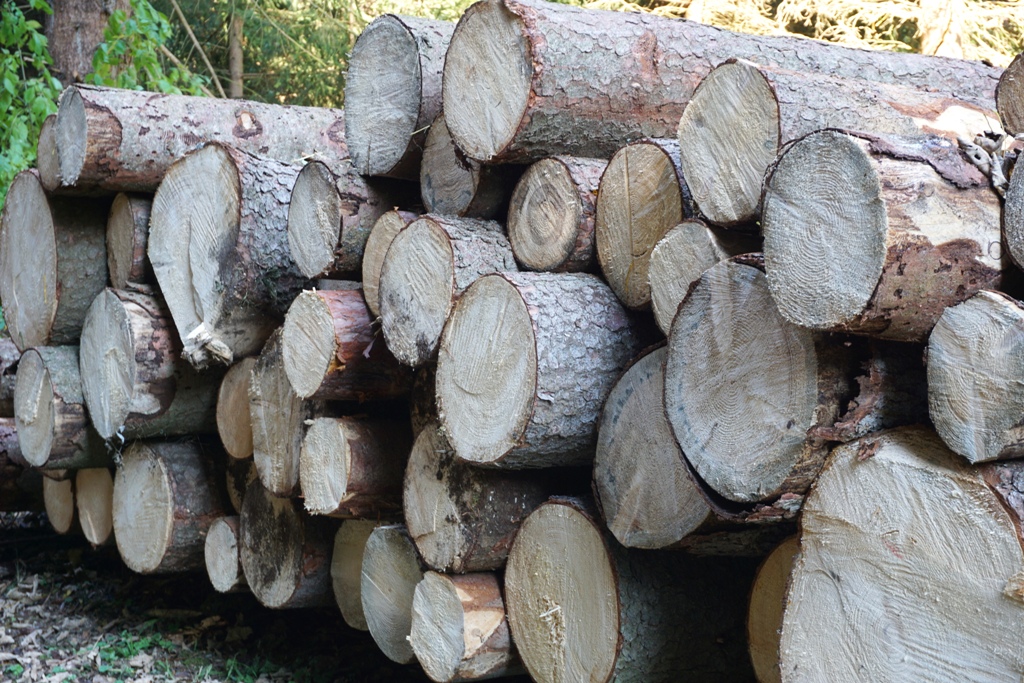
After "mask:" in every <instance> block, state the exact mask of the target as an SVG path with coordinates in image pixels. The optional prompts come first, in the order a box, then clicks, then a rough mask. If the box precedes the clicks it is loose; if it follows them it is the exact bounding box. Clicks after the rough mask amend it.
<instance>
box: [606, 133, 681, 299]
mask: <svg viewBox="0 0 1024 683" xmlns="http://www.w3.org/2000/svg"><path fill="white" fill-rule="evenodd" d="M690 204H691V200H690V190H689V188H687V186H686V181H685V180H684V179H683V173H682V171H681V170H680V167H679V143H678V142H676V141H675V140H641V141H639V142H634V143H632V144H629V145H626V146H625V147H623V148H622V149H620V150H619V151H618V152H616V153H615V156H613V157H612V158H611V161H609V162H608V168H607V169H605V172H604V174H603V175H602V176H601V186H600V191H599V193H598V196H597V216H596V223H595V230H594V237H595V242H596V245H597V258H598V261H599V262H600V263H601V272H603V273H604V276H605V279H606V280H607V281H608V284H609V285H611V288H612V290H613V291H614V292H615V294H616V295H617V296H618V297H619V299H620V300H621V301H622V302H623V303H624V304H625V305H626V306H628V307H629V308H646V307H648V306H649V305H650V302H651V286H650V284H649V282H648V279H647V272H648V266H649V264H650V258H651V250H652V249H654V245H656V244H657V243H658V241H659V240H660V239H661V238H662V237H664V236H665V233H667V232H668V231H669V230H671V229H672V228H674V227H675V226H677V225H679V223H680V222H681V221H682V220H683V219H684V218H688V217H689V216H691V215H692V214H693V209H692V206H691V205H690Z"/></svg>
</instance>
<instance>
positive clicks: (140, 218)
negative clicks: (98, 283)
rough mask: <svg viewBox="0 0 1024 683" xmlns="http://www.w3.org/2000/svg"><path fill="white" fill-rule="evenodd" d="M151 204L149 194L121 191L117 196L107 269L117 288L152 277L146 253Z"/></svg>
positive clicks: (111, 219)
mask: <svg viewBox="0 0 1024 683" xmlns="http://www.w3.org/2000/svg"><path fill="white" fill-rule="evenodd" d="M152 207H153V197H152V196H150V195H144V194H134V193H133V194H128V193H126V192H121V193H119V194H118V195H117V196H116V197H114V203H113V204H112V205H111V207H110V214H109V216H107V270H108V271H110V284H111V285H112V286H113V287H114V289H126V288H127V287H128V283H149V282H152V281H153V267H152V266H151V265H150V264H149V258H148V257H147V256H146V244H147V242H148V239H149V216H150V210H151V209H152Z"/></svg>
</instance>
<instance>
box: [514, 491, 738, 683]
mask: <svg viewBox="0 0 1024 683" xmlns="http://www.w3.org/2000/svg"><path fill="white" fill-rule="evenodd" d="M556 539H557V540H556ZM754 568H755V565H754V563H752V562H751V561H749V560H741V561H738V560H733V559H729V560H723V559H719V558H716V559H711V558H693V557H689V556H687V555H686V554H683V553H675V552H664V551H646V552H643V551H637V550H626V549H624V548H622V547H621V546H619V545H617V544H615V543H614V542H613V541H610V539H608V537H607V536H606V534H605V532H604V529H603V525H602V524H601V523H600V522H599V521H598V520H597V519H596V518H595V516H594V515H593V514H592V513H591V512H590V511H589V510H588V509H587V508H586V506H585V505H584V504H582V503H581V501H578V500H574V499H566V498H562V499H552V500H551V501H549V502H547V503H545V504H543V505H541V506H540V507H539V508H537V510H535V511H534V513H533V514H532V515H530V516H529V517H528V518H527V519H526V521H525V522H524V523H523V526H522V528H521V529H520V531H519V534H518V535H517V536H516V540H515V543H514V544H513V546H512V552H511V553H510V554H509V559H508V566H507V567H506V569H505V603H506V608H507V610H508V618H509V624H510V625H511V627H512V637H513V640H514V641H515V643H516V647H517V648H518V650H519V655H520V657H522V659H523V662H524V663H525V665H526V669H527V671H528V672H529V674H530V676H531V677H533V679H534V680H535V681H543V682H557V683H568V682H569V681H609V680H616V681H636V682H638V683H639V682H640V681H645V682H655V681H677V680H680V678H679V676H680V674H681V672H685V676H686V680H688V681H708V682H709V683H710V682H712V681H714V682H715V683H717V682H719V681H741V680H750V679H751V678H752V671H751V668H750V662H749V659H748V657H747V653H746V639H745V638H744V637H743V624H744V618H745V616H746V596H747V591H748V590H749V588H750V585H751V582H752V579H753V574H754Z"/></svg>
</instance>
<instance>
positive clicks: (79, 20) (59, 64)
mask: <svg viewBox="0 0 1024 683" xmlns="http://www.w3.org/2000/svg"><path fill="white" fill-rule="evenodd" d="M50 6H51V7H52V8H53V14H51V15H50V16H49V17H47V18H46V38H47V40H48V41H49V45H48V47H49V49H50V56H52V57H53V67H52V68H51V69H50V73H52V74H53V75H54V76H56V77H57V78H59V79H60V82H61V84H62V85H64V86H68V85H70V84H71V83H81V82H82V81H83V80H85V77H86V75H88V74H89V73H92V55H93V53H94V52H96V48H97V47H98V46H99V44H100V43H102V42H103V29H104V28H106V26H107V22H108V21H109V20H110V15H111V14H113V13H114V12H115V11H116V10H124V11H125V12H131V6H130V5H129V3H128V0H50Z"/></svg>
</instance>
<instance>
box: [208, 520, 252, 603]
mask: <svg viewBox="0 0 1024 683" xmlns="http://www.w3.org/2000/svg"><path fill="white" fill-rule="evenodd" d="M239 531H240V530H239V518H238V517H221V518H220V519H218V520H217V521H215V522H214V523H213V524H211V525H210V531H209V532H207V534H206V545H205V547H204V553H205V557H206V573H207V575H208V576H209V577H210V583H211V584H212V585H213V588H214V590H216V591H217V592H218V593H231V592H234V591H237V590H239V589H241V588H242V587H243V586H245V585H246V584H245V576H244V574H243V573H242V563H241V561H240V560H239V552H240V550H239V547H240V546H239V543H238V537H239Z"/></svg>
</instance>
